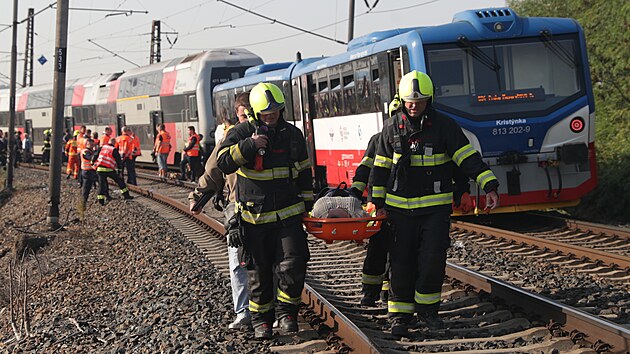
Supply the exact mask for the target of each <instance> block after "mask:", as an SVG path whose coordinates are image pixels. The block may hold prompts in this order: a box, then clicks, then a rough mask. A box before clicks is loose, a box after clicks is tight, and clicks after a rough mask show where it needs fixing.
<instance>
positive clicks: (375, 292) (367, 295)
mask: <svg viewBox="0 0 630 354" xmlns="http://www.w3.org/2000/svg"><path fill="white" fill-rule="evenodd" d="M380 292H381V285H380V284H365V283H364V284H363V287H362V289H361V293H362V294H363V297H362V298H361V301H360V303H361V306H369V307H375V306H376V301H378V300H379V296H380Z"/></svg>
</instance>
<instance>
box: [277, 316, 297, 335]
mask: <svg viewBox="0 0 630 354" xmlns="http://www.w3.org/2000/svg"><path fill="white" fill-rule="evenodd" d="M278 327H280V329H282V330H283V331H285V332H288V333H296V332H297V331H298V323H297V319H296V318H295V317H294V316H292V315H286V316H284V317H282V318H281V319H280V320H279V321H278Z"/></svg>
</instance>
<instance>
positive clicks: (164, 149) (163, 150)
mask: <svg viewBox="0 0 630 354" xmlns="http://www.w3.org/2000/svg"><path fill="white" fill-rule="evenodd" d="M157 129H158V135H157V137H156V138H155V144H154V145H153V153H154V154H155V155H156V159H157V163H158V168H159V174H160V177H161V178H166V160H167V158H168V154H169V153H170V152H171V134H169V133H168V132H167V131H166V126H165V125H164V124H160V125H159V126H158V128H157Z"/></svg>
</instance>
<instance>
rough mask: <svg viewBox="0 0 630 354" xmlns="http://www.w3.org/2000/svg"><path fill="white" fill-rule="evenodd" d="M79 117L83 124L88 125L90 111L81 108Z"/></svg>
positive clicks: (86, 108)
mask: <svg viewBox="0 0 630 354" xmlns="http://www.w3.org/2000/svg"><path fill="white" fill-rule="evenodd" d="M81 111H82V112H81V116H82V118H83V124H88V123H90V109H89V108H88V107H83V108H82V109H81Z"/></svg>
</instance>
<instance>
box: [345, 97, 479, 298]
mask: <svg viewBox="0 0 630 354" xmlns="http://www.w3.org/2000/svg"><path fill="white" fill-rule="evenodd" d="M394 102H395V100H394V101H392V103H394ZM398 108H399V106H398V105H396V106H395V108H394V109H393V110H392V105H391V104H390V116H391V115H393V114H396V111H397V110H398ZM380 137H381V133H376V134H374V135H373V136H372V137H371V138H370V141H369V143H368V147H367V150H365V153H364V155H363V159H362V160H361V163H360V164H359V166H358V167H357V169H356V171H355V175H354V178H353V179H352V188H351V189H350V191H351V192H352V194H353V195H354V196H356V197H357V198H359V199H361V195H362V194H363V190H364V189H365V188H366V187H367V188H368V202H371V199H372V198H371V195H370V193H369V191H371V189H372V185H373V183H372V176H373V175H372V173H371V171H372V168H373V167H374V156H375V155H376V148H377V146H378V144H379V139H380ZM452 166H453V183H454V186H453V188H454V190H453V206H455V207H456V208H458V209H459V207H460V205H461V204H462V203H464V204H465V205H467V206H468V205H470V204H471V198H470V194H469V193H470V186H469V184H468V176H466V175H465V174H463V173H462V171H461V169H459V168H457V165H455V164H454V163H452ZM460 210H461V211H463V212H464V213H467V212H468V211H470V209H469V208H466V209H464V208H461V209H460ZM389 235H390V233H389V223H388V222H387V221H386V222H384V223H383V226H382V227H381V231H379V232H378V233H376V234H375V235H373V236H372V237H370V239H369V241H368V247H367V255H366V256H365V260H364V261H363V272H362V274H361V285H362V288H361V293H362V294H363V297H362V298H361V301H360V303H361V305H363V306H376V301H377V300H378V299H379V297H380V298H381V299H382V300H383V301H387V299H388V296H389V270H388V267H387V258H388V253H389V252H388V251H389Z"/></svg>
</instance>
